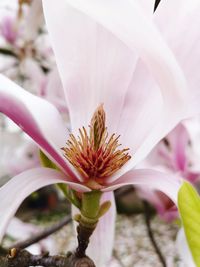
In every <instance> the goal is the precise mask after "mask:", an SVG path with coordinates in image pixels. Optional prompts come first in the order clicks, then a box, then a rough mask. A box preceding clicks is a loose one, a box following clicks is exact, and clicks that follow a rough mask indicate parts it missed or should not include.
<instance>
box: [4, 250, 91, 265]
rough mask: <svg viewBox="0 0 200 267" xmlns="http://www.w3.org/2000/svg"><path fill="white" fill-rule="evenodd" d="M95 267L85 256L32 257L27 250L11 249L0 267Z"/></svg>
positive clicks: (69, 254)
mask: <svg viewBox="0 0 200 267" xmlns="http://www.w3.org/2000/svg"><path fill="white" fill-rule="evenodd" d="M19 266H20V267H29V266H43V267H52V266H54V267H95V264H94V262H93V261H92V260H91V259H90V258H88V257H87V256H84V257H82V258H79V257H77V256H76V255H75V254H72V253H68V254H67V255H66V256H49V255H48V254H44V255H32V254H31V253H29V252H28V251H26V250H18V249H15V248H13V249H11V250H10V252H9V255H8V256H6V257H0V267H19Z"/></svg>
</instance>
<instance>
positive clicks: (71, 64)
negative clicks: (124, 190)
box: [0, 0, 198, 267]
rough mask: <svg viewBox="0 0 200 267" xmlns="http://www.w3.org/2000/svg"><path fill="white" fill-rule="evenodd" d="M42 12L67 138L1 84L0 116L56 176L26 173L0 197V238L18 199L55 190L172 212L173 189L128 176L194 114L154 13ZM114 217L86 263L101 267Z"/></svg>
mask: <svg viewBox="0 0 200 267" xmlns="http://www.w3.org/2000/svg"><path fill="white" fill-rule="evenodd" d="M166 2H167V1H166ZM43 4H44V11H45V17H46V22H47V27H48V30H49V33H50V37H51V41H52V45H53V49H54V53H55V56H56V60H57V64H58V68H59V73H60V75H61V79H62V83H63V88H64V92H65V96H66V100H67V105H68V110H69V115H70V122H71V127H70V128H71V131H72V134H70V133H68V131H67V127H66V125H65V123H63V121H62V118H61V116H60V115H59V113H58V111H57V109H56V108H55V107H54V106H53V105H52V104H50V103H48V102H47V101H45V100H43V99H41V98H39V97H36V96H33V95H32V94H30V93H28V92H26V91H24V90H23V89H22V88H20V87H19V86H17V85H15V84H14V83H13V82H11V81H10V80H8V79H7V78H5V77H3V76H1V78H0V111H1V112H3V113H4V114H6V115H7V116H9V117H10V118H11V119H12V120H13V121H14V122H15V123H16V124H18V125H19V126H20V127H21V128H22V129H23V131H25V132H26V133H27V134H28V135H29V136H30V137H31V138H32V139H33V140H35V142H36V143H37V144H38V145H39V147H40V148H41V149H42V150H43V151H44V153H45V154H46V155H47V156H48V157H49V158H50V159H51V160H52V161H53V162H54V163H55V164H56V165H57V166H58V168H59V170H53V169H49V168H43V167H41V168H36V169H31V170H28V171H26V172H23V173H21V174H19V175H17V176H15V177H14V178H13V179H12V180H10V181H9V182H8V183H7V184H5V185H4V186H3V187H2V188H1V189H0V197H1V203H0V214H1V221H0V237H2V236H3V234H4V231H5V229H6V226H7V224H8V221H9V220H10V218H11V217H12V216H13V215H14V213H15V212H16V210H17V208H18V206H19V205H20V203H21V202H22V201H23V199H24V198H25V197H26V196H28V195H29V194H30V193H31V192H33V191H35V190H37V189H38V188H41V187H43V186H46V185H49V184H53V183H66V184H68V185H69V186H70V187H72V188H73V189H75V190H76V191H79V192H88V191H91V190H93V189H98V190H101V191H102V192H107V191H111V192H109V193H105V194H104V197H105V198H107V199H108V198H109V199H111V200H112V202H113V193H112V191H113V190H114V189H116V188H119V187H121V186H123V185H127V184H141V185H146V186H147V187H150V188H155V189H158V190H161V191H163V192H164V193H165V194H167V195H168V196H169V197H170V198H171V199H172V200H173V201H174V202H175V203H176V200H177V191H178V189H179V186H180V183H181V182H180V180H179V179H176V178H175V177H174V176H173V175H170V174H164V173H162V172H159V171H155V170H148V169H134V167H135V166H136V164H137V163H138V162H140V161H141V160H142V159H143V158H145V156H146V155H147V154H148V153H149V152H150V150H151V149H152V148H153V147H154V146H155V144H156V143H158V142H159V140H160V139H161V138H163V137H164V136H165V135H166V134H167V133H168V132H169V131H170V130H171V129H172V128H173V127H174V126H175V125H176V124H177V123H178V122H179V121H180V120H181V119H183V118H185V117H187V116H189V115H192V114H194V113H195V112H197V110H198V108H197V106H196V105H195V104H194V103H193V97H194V93H191V91H189V89H188V84H187V82H186V79H185V76H184V74H183V72H182V69H181V68H180V66H179V64H178V63H177V61H176V59H175V57H174V54H173V53H172V52H171V50H170V49H169V48H168V46H167V45H166V43H165V41H164V40H163V38H162V36H161V34H160V33H159V31H158V30H157V29H156V27H155V26H154V24H153V22H152V21H151V17H150V15H149V14H150V11H151V10H152V9H151V10H150V9H148V8H146V6H145V8H146V9H145V11H144V10H142V7H141V6H140V4H139V3H138V1H127V0H126V1H124V0H115V1H112V0H110V1H98V0H84V1H82V0H80V1H79V0H73V1H72V0H60V1H59V3H58V2H55V1H54V0H44V1H43ZM180 9H181V8H179V10H180ZM190 90H193V87H192V88H190ZM101 104H103V109H102V108H98V107H99V106H100V107H102V106H101ZM95 111H96V112H95ZM104 112H105V113H104ZM88 125H90V127H88ZM94 133H95V134H94ZM118 135H121V136H120V137H118ZM78 136H79V137H78ZM110 137H111V138H110ZM109 138H110V139H109ZM119 142H120V143H121V144H122V146H121V148H119V147H118V144H119ZM66 143H67V144H66ZM99 149H100V151H99ZM127 149H129V150H127ZM100 152H101V154H100V156H101V157H100V156H99V154H98V153H100ZM106 155H107V156H108V159H109V161H108V162H107V161H106V160H107V158H106ZM100 161H101V163H100ZM90 175H95V176H94V177H91V176H90ZM114 209H115V206H114V205H112V206H111V209H110V210H109V212H108V213H107V214H106V215H105V216H104V217H103V218H102V219H101V220H100V222H99V225H98V229H97V231H96V232H95V233H94V235H93V236H92V238H91V244H92V245H93V247H90V249H92V248H93V251H94V249H95V251H96V252H98V255H97V257H96V259H95V258H94V257H93V253H92V252H91V250H89V256H91V257H92V258H94V260H96V264H97V266H99V267H101V266H103V264H105V263H106V262H107V260H108V259H109V258H110V254H111V251H112V242H113V233H114V231H113V227H114V217H115V216H114V215H115V210H114ZM108 221H109V222H108ZM94 244H95V245H94Z"/></svg>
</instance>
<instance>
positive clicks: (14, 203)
mask: <svg viewBox="0 0 200 267" xmlns="http://www.w3.org/2000/svg"><path fill="white" fill-rule="evenodd" d="M57 183H65V184H69V185H70V186H71V187H73V188H74V189H76V190H77V191H81V192H87V191H90V190H89V189H88V188H87V187H85V186H83V185H80V184H77V183H74V182H73V180H72V179H70V178H69V177H66V175H64V174H62V173H61V172H58V171H56V170H52V169H48V168H36V169H31V170H28V171H25V172H23V173H21V174H19V175H17V176H15V177H14V178H12V179H11V180H10V181H9V182H8V183H6V184H5V185H4V186H2V187H1V188H0V199H1V201H0V218H1V220H0V242H1V239H2V237H3V235H4V233H5V230H6V227H7V225H8V223H9V220H10V219H11V218H12V217H13V215H14V214H15V212H16V211H17V209H18V207H19V206H20V204H21V203H22V201H23V200H24V199H25V198H26V197H28V196H29V195H30V194H31V193H33V192H34V191H36V190H38V189H39V188H42V187H44V186H47V185H50V184H57Z"/></svg>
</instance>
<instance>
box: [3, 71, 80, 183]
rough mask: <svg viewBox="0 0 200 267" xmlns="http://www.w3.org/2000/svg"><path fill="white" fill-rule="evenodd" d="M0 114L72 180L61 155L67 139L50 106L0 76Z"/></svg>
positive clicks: (60, 121)
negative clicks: (17, 127) (9, 119)
mask: <svg viewBox="0 0 200 267" xmlns="http://www.w3.org/2000/svg"><path fill="white" fill-rule="evenodd" d="M0 112H2V113H4V114H5V115H7V116H8V117H10V118H11V119H12V120H13V121H14V122H15V123H16V124H17V125H19V126H20V127H21V128H22V130H23V131H24V132H26V133H27V134H28V135H29V136H30V137H31V138H32V139H33V140H34V141H35V142H36V143H37V144H38V145H39V146H40V147H41V148H42V149H44V150H45V151H46V152H47V153H48V155H49V156H50V157H51V159H53V160H54V161H56V163H58V164H59V165H60V166H61V167H62V168H63V170H64V171H66V172H67V173H68V174H69V175H70V176H71V177H74V179H76V177H75V175H74V174H73V172H72V171H71V167H70V166H69V163H68V162H67V161H66V160H65V159H64V157H63V155H62V152H61V147H63V146H64V145H65V143H66V140H67V138H68V131H67V127H66V126H65V125H64V123H63V121H62V118H61V116H60V114H59V113H58V111H57V109H56V108H55V107H54V106H53V105H51V104H50V103H49V102H47V101H45V100H44V99H41V98H39V97H36V96H34V95H32V94H30V93H28V92H26V91H25V90H23V89H22V88H20V87H19V86H18V85H16V84H15V83H13V82H11V81H10V80H9V79H7V78H6V77H4V76H3V75H0Z"/></svg>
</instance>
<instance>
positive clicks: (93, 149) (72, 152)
mask: <svg viewBox="0 0 200 267" xmlns="http://www.w3.org/2000/svg"><path fill="white" fill-rule="evenodd" d="M105 118H106V116H105V111H104V109H103V105H100V106H99V107H98V108H97V109H96V111H95V112H94V115H93V117H92V120H91V123H90V126H89V128H90V132H89V134H88V133H87V131H86V129H85V128H84V127H82V128H81V129H79V135H78V137H77V138H76V137H75V136H74V135H73V134H70V138H69V140H68V141H67V143H66V147H63V148H62V149H63V151H64V156H65V157H66V159H67V160H68V161H69V162H70V163H71V164H72V165H73V166H74V167H75V168H76V169H77V171H78V172H79V173H80V174H81V176H82V177H83V178H84V181H85V184H87V185H88V186H89V187H91V188H92V189H100V188H102V185H103V184H104V183H105V178H108V177H110V176H111V175H112V174H114V173H115V172H116V171H118V170H119V169H120V168H121V167H122V166H123V165H124V164H125V163H126V162H127V161H128V160H129V159H130V158H131V156H130V155H129V153H128V150H129V149H128V148H125V149H121V150H120V149H119V146H121V144H119V137H120V136H116V134H112V135H111V136H109V135H108V132H107V128H106V127H105V121H106V119H105Z"/></svg>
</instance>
